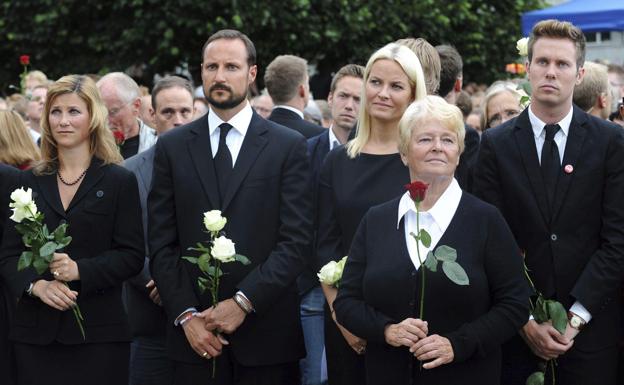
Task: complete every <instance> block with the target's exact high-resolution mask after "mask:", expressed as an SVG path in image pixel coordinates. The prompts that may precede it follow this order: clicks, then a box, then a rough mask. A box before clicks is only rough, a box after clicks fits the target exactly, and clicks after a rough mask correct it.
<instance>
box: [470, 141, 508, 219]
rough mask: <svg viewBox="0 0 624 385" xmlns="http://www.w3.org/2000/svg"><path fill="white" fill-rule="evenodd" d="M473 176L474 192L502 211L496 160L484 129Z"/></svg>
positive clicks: (491, 144) (492, 145)
mask: <svg viewBox="0 0 624 385" xmlns="http://www.w3.org/2000/svg"><path fill="white" fill-rule="evenodd" d="M473 176H474V181H473V192H474V194H475V195H476V196H477V197H479V198H481V199H483V200H484V201H486V202H488V203H490V204H492V205H494V206H496V207H498V209H499V210H501V211H503V199H502V190H501V185H500V177H499V172H498V160H497V159H496V151H495V149H494V144H493V143H492V142H491V138H490V135H489V132H488V131H485V132H484V133H483V135H482V136H481V144H480V147H479V152H478V156H477V163H476V165H475V167H474V172H473Z"/></svg>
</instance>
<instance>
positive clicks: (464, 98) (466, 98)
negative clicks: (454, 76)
mask: <svg viewBox="0 0 624 385" xmlns="http://www.w3.org/2000/svg"><path fill="white" fill-rule="evenodd" d="M455 105H456V106H457V107H458V108H459V110H460V111H461V112H462V115H463V117H464V121H466V119H467V118H468V115H470V113H471V112H472V100H471V99H470V94H468V92H466V91H464V90H462V91H461V92H460V93H459V95H457V100H456V101H455Z"/></svg>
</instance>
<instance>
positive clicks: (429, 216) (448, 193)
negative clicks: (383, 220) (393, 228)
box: [397, 178, 462, 270]
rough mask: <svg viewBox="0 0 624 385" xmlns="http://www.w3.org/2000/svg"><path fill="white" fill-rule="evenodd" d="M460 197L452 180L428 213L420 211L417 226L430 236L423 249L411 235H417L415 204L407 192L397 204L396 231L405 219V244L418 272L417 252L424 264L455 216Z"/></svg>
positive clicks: (456, 185)
mask: <svg viewBox="0 0 624 385" xmlns="http://www.w3.org/2000/svg"><path fill="white" fill-rule="evenodd" d="M461 197H462V190H461V188H460V187H459V183H457V180H455V178H453V180H452V181H451V183H450V184H449V186H448V187H447V188H446V190H444V192H443V193H442V195H441V196H440V198H438V201H437V202H436V203H435V204H434V205H433V207H431V208H430V209H429V210H428V211H421V212H420V215H419V216H418V217H419V219H418V221H419V225H420V228H421V229H424V230H425V231H427V232H428V233H429V235H430V236H431V245H430V247H425V246H424V245H423V244H422V242H418V243H417V242H416V240H415V239H414V237H413V236H412V235H411V233H414V234H418V230H417V229H416V215H417V214H416V204H415V203H414V201H413V200H412V198H411V197H410V194H409V192H405V194H403V196H402V197H401V201H400V202H399V212H398V218H397V229H398V228H399V226H400V224H401V218H403V217H405V243H406V244H407V251H408V252H409V256H410V258H411V260H412V263H413V264H414V266H415V267H416V269H417V270H418V268H419V267H420V261H419V260H418V251H417V248H418V250H420V258H421V260H422V261H423V262H424V261H425V259H426V258H427V253H428V252H429V251H430V250H434V249H435V247H436V245H437V244H438V242H439V241H440V239H441V238H442V235H444V232H445V231H446V229H447V228H448V227H449V224H450V223H451V220H452V219H453V217H454V216H455V212H456V211H457V207H458V206H459V201H460V200H461Z"/></svg>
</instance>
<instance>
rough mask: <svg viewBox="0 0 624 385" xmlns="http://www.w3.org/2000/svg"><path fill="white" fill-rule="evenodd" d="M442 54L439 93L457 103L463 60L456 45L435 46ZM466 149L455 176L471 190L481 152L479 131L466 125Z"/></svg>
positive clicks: (464, 186)
mask: <svg viewBox="0 0 624 385" xmlns="http://www.w3.org/2000/svg"><path fill="white" fill-rule="evenodd" d="M435 48H436V50H437V51H438V54H439V55H440V68H441V69H442V70H441V71H440V88H439V91H438V95H440V96H441V97H443V98H444V99H445V100H446V101H447V102H449V103H451V104H455V105H457V98H458V96H459V94H460V93H461V90H462V82H463V73H462V71H463V66H464V64H463V61H462V57H461V55H460V54H459V52H457V50H456V49H455V48H454V47H451V46H450V45H438V46H436V47H435ZM465 130H466V135H465V138H464V141H465V143H464V151H463V152H462V154H461V156H460V158H459V165H458V166H457V168H456V169H455V178H457V182H459V186H460V187H461V188H462V189H464V190H466V191H468V192H470V191H471V190H472V172H473V171H472V170H473V168H474V165H475V163H476V161H477V154H478V152H479V133H478V132H477V130H475V129H474V128H472V127H469V126H467V127H465Z"/></svg>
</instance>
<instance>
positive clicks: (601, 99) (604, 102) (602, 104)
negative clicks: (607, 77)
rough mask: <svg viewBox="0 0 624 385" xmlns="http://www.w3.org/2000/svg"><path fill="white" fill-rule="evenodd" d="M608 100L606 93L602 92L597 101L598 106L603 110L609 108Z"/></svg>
mask: <svg viewBox="0 0 624 385" xmlns="http://www.w3.org/2000/svg"><path fill="white" fill-rule="evenodd" d="M607 99H608V98H607V94H606V93H604V92H601V93H600V95H598V99H596V104H597V105H598V107H599V108H600V109H601V110H603V109H605V108H607Z"/></svg>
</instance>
